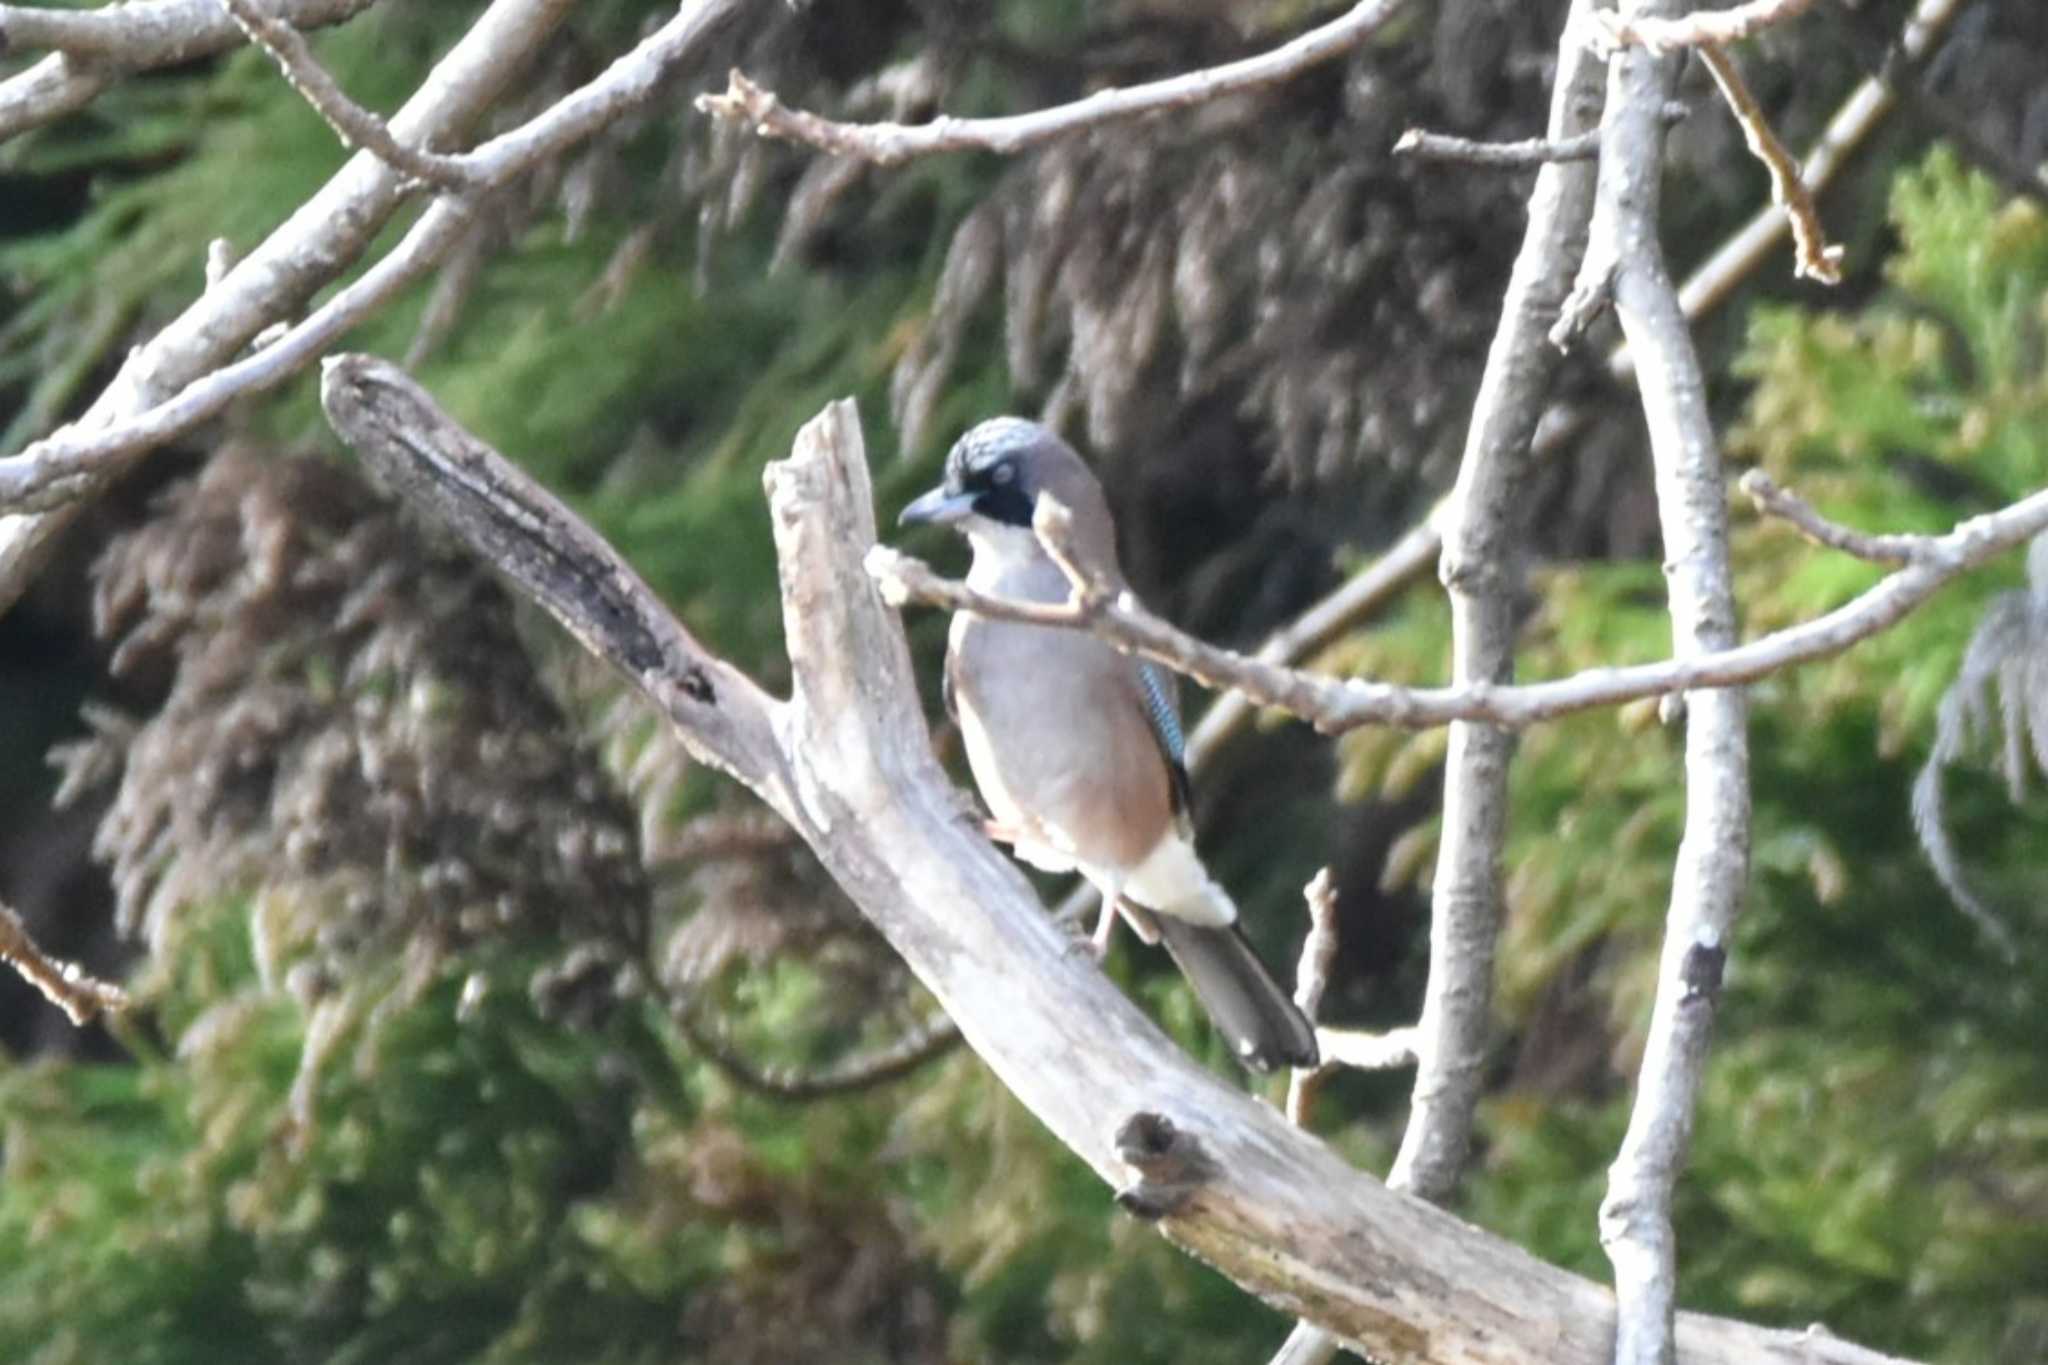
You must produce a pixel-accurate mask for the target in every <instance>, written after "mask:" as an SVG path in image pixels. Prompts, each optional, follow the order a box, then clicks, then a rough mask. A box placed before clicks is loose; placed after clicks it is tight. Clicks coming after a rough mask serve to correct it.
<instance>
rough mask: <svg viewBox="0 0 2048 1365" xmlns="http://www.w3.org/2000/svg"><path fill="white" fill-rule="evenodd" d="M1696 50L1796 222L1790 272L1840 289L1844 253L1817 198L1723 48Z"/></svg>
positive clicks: (1774, 193) (1776, 199) (1775, 195)
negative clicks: (1822, 215)
mask: <svg viewBox="0 0 2048 1365" xmlns="http://www.w3.org/2000/svg"><path fill="white" fill-rule="evenodd" d="M1694 50H1695V51H1696V52H1698V53H1699V58H1700V61H1701V63H1702V64H1704V65H1705V66H1706V68H1707V70H1708V71H1709V72H1710V73H1711V74H1712V75H1713V77H1714V84H1715V85H1717V86H1719V87H1720V89H1721V97H1722V98H1723V99H1725V100H1726V101H1727V102H1728V110H1729V112H1730V113H1732V114H1733V115H1734V116H1735V121H1736V123H1738V124H1740V125H1741V127H1742V137H1743V140H1744V141H1745V142H1747V143H1748V144H1749V150H1750V151H1751V152H1752V153H1754V154H1755V156H1756V159H1757V160H1759V161H1761V162H1763V163H1764V168H1765V169H1766V170H1768V171H1769V172H1770V173H1771V202H1772V203H1773V204H1775V205H1777V206H1778V207H1779V208H1781V209H1783V210H1784V211H1785V213H1786V215H1787V216H1788V217H1789V218H1790V219H1791V223H1792V261H1793V265H1792V273H1793V274H1795V275H1799V276H1803V277H1805V278H1806V279H1810V280H1819V281H1820V282H1821V283H1822V284H1840V283H1841V282H1842V248H1841V247H1839V246H1835V245H1831V244H1830V243H1829V242H1828V238H1827V229H1826V228H1824V227H1822V226H1821V223H1820V212H1819V210H1817V209H1816V208H1814V205H1813V196H1812V195H1810V194H1808V193H1807V192H1806V183H1805V182H1804V181H1803V180H1802V179H1801V178H1800V175H1799V167H1798V165H1797V164H1796V163H1795V162H1794V161H1793V160H1792V154H1791V153H1790V152H1788V151H1786V150H1785V144H1784V143H1782V142H1780V141H1778V135H1777V134H1776V133H1774V132H1772V131H1771V125H1770V122H1769V121H1768V120H1767V119H1765V117H1764V111H1763V110H1762V109H1761V108H1760V107H1758V105H1757V102H1756V96H1754V95H1752V94H1751V93H1750V91H1749V86H1748V85H1747V84H1745V83H1744V81H1743V79H1742V72H1741V70H1740V69H1738V68H1737V67H1736V65H1735V59H1734V58H1733V57H1730V56H1729V55H1728V50H1727V49H1726V48H1724V47H1722V46H1721V45H1720V44H1719V43H1702V44H1700V45H1699V47H1697V48H1696V49H1694Z"/></svg>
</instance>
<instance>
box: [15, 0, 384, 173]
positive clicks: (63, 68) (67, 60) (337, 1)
mask: <svg viewBox="0 0 2048 1365" xmlns="http://www.w3.org/2000/svg"><path fill="white" fill-rule="evenodd" d="M373 2H374V0H266V8H267V11H268V12H269V13H271V14H274V15H276V16H277V18H278V19H279V20H281V21H282V22H284V23H287V24H290V25H291V26H293V27H294V28H302V29H304V28H320V27H324V26H326V25H329V24H338V23H340V22H342V21H343V20H345V19H349V18H352V17H353V16H355V15H356V14H358V13H360V12H361V11H363V10H365V9H368V8H369V7H370V5H371V4H372V3H373ZM241 41H242V31H241V30H240V29H239V28H237V27H236V26H235V23H234V20H233V19H231V18H230V17H229V16H228V15H227V14H226V13H225V12H224V11H223V10H222V9H221V7H220V4H219V0H130V3H128V4H121V5H104V6H101V7H100V8H98V9H85V10H64V9H44V8H41V7H39V6H28V5H0V50H5V51H8V52H21V51H28V50H37V49H42V48H49V49H51V50H52V51H53V53H54V55H52V56H49V57H46V58H44V59H43V60H42V61H40V62H37V63H36V64H35V65H34V66H31V67H30V68H28V70H26V71H22V72H18V73H16V74H15V75H13V76H10V77H8V78H7V79H6V80H4V81H0V141H4V140H6V139H7V138H10V137H13V136H14V135H15V134H17V133H21V132H25V131H26V130H28V129H30V128H35V127H39V126H41V125H42V124H45V123H48V122H50V121H51V120H53V119H57V118H61V117H63V116H64V115H65V114H69V113H72V112H73V111H75V110H78V109H82V108H84V107H85V106H86V105H88V104H90V103H91V102H92V101H93V100H94V99H96V98H98V96H99V95H100V93H101V92H102V91H104V90H105V89H106V88H107V87H108V86H110V85H112V84H113V83H114V82H115V81H117V80H119V79H121V77H123V76H125V75H127V74H129V73H130V72H134V71H146V70H150V69H153V68H156V67H163V66H175V65H177V64H179V63H180V62H189V61H193V60H196V59H197V58H200V57H207V56H211V55H212V54H214V53H216V52H223V51H225V50H227V49H228V48H231V47H233V46H235V45H236V44H238V43H240V42H241Z"/></svg>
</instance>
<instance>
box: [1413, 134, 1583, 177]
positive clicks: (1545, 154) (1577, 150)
mask: <svg viewBox="0 0 2048 1365" xmlns="http://www.w3.org/2000/svg"><path fill="white" fill-rule="evenodd" d="M1394 155H1395V156H1412V157H1417V158H1419V159H1421V160H1424V161H1456V162H1461V163H1463V164H1464V165H1467V166H1512V167H1517V168H1520V167H1527V166H1540V165H1542V164H1543V163H1544V162H1546V161H1590V160H1592V159H1593V158H1594V157H1596V156H1598V155H1600V130H1599V129H1598V128H1589V129H1587V130H1586V131H1585V132H1583V133H1579V134H1577V135H1576V136H1573V137H1568V138H1560V139H1558V140H1556V141H1552V140H1551V139H1550V138H1547V137H1529V138H1523V139H1522V140H1521V141H1519V142H1480V141H1477V140H1475V139H1473V138H1469V137H1453V136H1452V135H1451V134H1449V133H1431V132H1425V131H1424V130H1423V129H1420V128H1410V129H1409V130H1408V131H1407V132H1405V133H1403V134H1401V136H1400V138H1399V140H1398V141H1396V142H1395V143H1394Z"/></svg>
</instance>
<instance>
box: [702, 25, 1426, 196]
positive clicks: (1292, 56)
mask: <svg viewBox="0 0 2048 1365" xmlns="http://www.w3.org/2000/svg"><path fill="white" fill-rule="evenodd" d="M1403 3H1404V0H1363V3H1360V4H1358V5H1354V6H1353V7H1352V8H1351V9H1349V10H1347V11H1346V12H1345V13H1343V14H1342V15H1339V16H1338V17H1337V18H1335V19H1333V20H1331V21H1330V22H1329V23H1327V24H1324V25H1322V26H1321V27H1319V28H1314V29H1311V30H1309V31H1308V32H1307V33H1304V34H1302V35H1301V36H1300V37H1298V38H1294V39H1292V40H1290V41H1288V42H1286V43H1282V44H1281V45H1280V46H1279V47H1276V48H1274V49H1273V50H1272V51H1271V52H1264V53H1260V54H1259V55H1258V56H1255V57H1246V58H1244V59H1243V60H1241V61H1235V62H1226V63H1224V64H1223V65H1221V66H1214V67H1209V68H1208V69H1206V70H1202V71H1191V72H1188V73H1186V74H1184V75H1179V76H1173V77H1170V78H1168V79H1166V80H1160V81H1152V82H1149V83H1148V84H1145V85H1134V86H1131V87H1129V88H1127V89H1108V90H1098V91H1096V92H1095V93H1094V94H1092V95H1089V96H1087V97H1086V98H1084V99H1079V100H1076V101H1074V102H1073V103H1071V104H1061V105H1055V106H1054V107H1052V108H1050V109H1040V110H1037V111H1035V112H1033V113H1029V114H1012V115H1010V116H1008V117H1006V118H981V119H962V118H949V117H945V116H941V117H939V118H936V119H933V120H932V121H931V122H929V123H920V124H902V123H842V122H839V121H837V120H834V119H828V118H823V117H821V116H819V115H817V114H812V113H807V112H805V111H803V110H801V109H791V108H789V107H788V106H786V105H784V104H783V103H782V101H781V100H780V99H778V98H777V97H776V95H775V93H774V92H773V91H772V90H764V89H762V88H761V87H760V86H758V85H756V84H754V82H752V81H750V80H748V79H747V78H746V76H745V75H744V74H742V73H741V72H739V71H734V72H733V73H732V76H731V81H730V84H729V85H728V87H727V89H726V91H725V93H724V94H722V95H699V96H698V97H697V108H698V109H699V110H700V111H702V112H704V113H706V114H710V115H711V116H713V117H714V118H721V119H729V120H732V121H734V122H737V123H743V124H746V125H748V126H750V127H752V128H753V130H754V131H755V132H756V133H758V134H759V135H761V136H762V137H779V138H787V139H789V140H791V141H793V142H802V143H805V144H807V145H809V146H811V147H815V148H817V149H818V150H819V151H822V152H826V153H829V154H831V155H833V156H845V157H853V158H856V159H858V160H862V161H869V162H873V163H874V164H876V165H878V166H893V165H896V164H898V163H900V162H904V161H908V160H910V159H911V158H913V157H920V156H930V155H932V154H934V153H938V152H954V151H963V150H970V149H971V150H979V151H990V152H998V153H1003V154H1009V153H1014V152H1019V151H1023V150H1024V149H1026V148H1028V147H1035V146H1037V145H1039V144H1040V143H1044V142H1049V141H1052V140H1053V139H1055V138H1059V137H1065V136H1067V135H1069V134H1071V133H1075V132H1079V131H1081V130H1083V129H1087V128H1098V127H1101V126H1102V125H1104V124H1107V123H1113V122H1118V121H1120V120H1124V119H1133V118H1141V117H1144V116H1145V115H1148V114H1157V113H1161V112H1163V111H1166V110H1172V109H1184V108H1187V107H1188V106H1190V105H1194V104H1202V103H1206V102H1208V101H1210V100H1215V99H1221V98H1223V97H1224V96H1227V95H1238V94H1244V93H1246V92H1248V91H1253V90H1260V89H1264V88H1265V87H1267V86H1270V85H1276V84H1278V83H1280V82H1282V81H1285V80H1289V79H1291V78H1293V77H1295V76H1297V75H1299V74H1301V73H1302V72H1304V71H1307V70H1309V69H1310V68H1312V67H1315V66H1319V65H1321V64H1322V63H1324V62H1328V61H1331V60H1333V59H1335V58H1337V57H1341V56H1343V55H1344V54H1346V53H1348V52H1350V51H1352V50H1353V49H1354V48H1356V47H1357V46H1358V45H1359V44H1361V43H1363V42H1364V41H1365V40H1366V39H1368V38H1370V37H1371V36H1372V35H1373V34H1374V33H1376V32H1378V31H1379V30H1380V28H1381V27H1382V26H1384V25H1385V24H1386V22H1387V21H1388V20H1389V19H1391V18H1393V17H1394V15H1395V14H1396V13H1398V12H1399V11H1400V10H1401V8H1402V6H1403Z"/></svg>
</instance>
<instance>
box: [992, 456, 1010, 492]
mask: <svg viewBox="0 0 2048 1365" xmlns="http://www.w3.org/2000/svg"><path fill="white" fill-rule="evenodd" d="M988 477H989V482H990V483H993V484H995V485H996V486H997V487H998V488H1000V487H1002V486H1003V485H1004V484H1006V483H1009V482H1010V481H1011V480H1013V479H1015V478H1016V477H1017V466H1016V465H1014V464H1011V463H1010V462H1009V461H1008V460H1004V461H1003V462H1002V463H1001V464H999V465H997V466H996V467H995V468H994V469H991V470H990V471H989V472H988Z"/></svg>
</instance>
